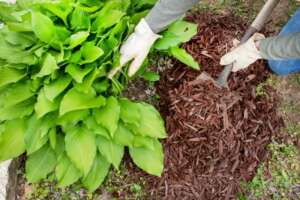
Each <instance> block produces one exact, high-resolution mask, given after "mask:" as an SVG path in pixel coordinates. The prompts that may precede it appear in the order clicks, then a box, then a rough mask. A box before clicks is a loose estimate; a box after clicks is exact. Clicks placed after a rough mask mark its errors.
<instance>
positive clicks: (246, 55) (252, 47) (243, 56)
mask: <svg viewBox="0 0 300 200" xmlns="http://www.w3.org/2000/svg"><path fill="white" fill-rule="evenodd" d="M264 38H265V37H264V35H262V34H260V33H255V34H254V35H253V36H252V37H251V38H250V39H249V40H248V41H247V42H246V43H244V44H242V45H240V46H238V47H237V48H235V49H233V50H232V51H231V52H229V53H227V54H226V55H224V56H223V57H222V58H221V61H220V64H221V65H229V64H233V69H232V71H233V72H237V71H239V70H241V69H245V68H247V67H248V66H249V65H251V64H252V63H254V62H255V61H256V60H258V59H261V58H262V56H261V55H260V52H259V50H258V49H257V45H256V42H258V41H259V40H262V39H264Z"/></svg>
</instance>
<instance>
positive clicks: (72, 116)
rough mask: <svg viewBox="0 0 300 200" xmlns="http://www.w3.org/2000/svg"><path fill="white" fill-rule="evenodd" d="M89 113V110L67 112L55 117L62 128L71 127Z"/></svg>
mask: <svg viewBox="0 0 300 200" xmlns="http://www.w3.org/2000/svg"><path fill="white" fill-rule="evenodd" d="M89 115H90V111H89V110H78V111H72V112H68V113H66V114H64V115H62V116H60V117H59V118H58V119H57V124H58V125H60V126H62V127H63V129H64V130H65V129H66V128H68V127H71V128H73V127H74V126H75V125H76V124H77V123H78V122H80V121H84V120H85V119H86V118H87V117H88V116H89Z"/></svg>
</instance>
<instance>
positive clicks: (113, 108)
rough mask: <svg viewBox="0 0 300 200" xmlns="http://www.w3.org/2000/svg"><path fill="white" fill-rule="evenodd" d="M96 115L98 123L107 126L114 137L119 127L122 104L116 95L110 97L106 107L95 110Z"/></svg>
mask: <svg viewBox="0 0 300 200" xmlns="http://www.w3.org/2000/svg"><path fill="white" fill-rule="evenodd" d="M94 116H95V119H96V121H97V123H98V124H100V125H101V126H103V127H104V128H106V129H107V130H108V131H109V133H110V135H111V137H113V136H114V134H115V131H116V130H117V128H118V121H119V117H120V105H119V103H118V100H117V99H116V98H115V97H112V96H111V97H109V98H108V99H107V100H106V105H105V106H104V107H102V108H100V109H97V110H95V112H94Z"/></svg>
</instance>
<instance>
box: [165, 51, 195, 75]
mask: <svg viewBox="0 0 300 200" xmlns="http://www.w3.org/2000/svg"><path fill="white" fill-rule="evenodd" d="M169 52H170V54H171V55H172V56H174V57H175V58H177V59H178V60H179V61H180V62H182V63H184V64H186V65H187V66H189V67H191V68H193V69H196V70H199V69H200V66H199V64H198V63H197V61H195V60H194V58H193V57H192V56H191V55H190V54H189V53H188V52H187V51H186V50H185V49H181V48H179V47H172V48H171V49H170V51H169Z"/></svg>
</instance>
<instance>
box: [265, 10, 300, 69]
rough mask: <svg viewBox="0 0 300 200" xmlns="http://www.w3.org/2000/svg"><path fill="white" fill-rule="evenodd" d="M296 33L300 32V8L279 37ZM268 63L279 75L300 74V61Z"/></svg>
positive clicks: (272, 61) (274, 61)
mask: <svg viewBox="0 0 300 200" xmlns="http://www.w3.org/2000/svg"><path fill="white" fill-rule="evenodd" d="M295 32H300V8H299V9H298V10H297V12H296V13H295V14H294V15H293V17H292V18H291V19H290V20H289V21H288V23H287V24H286V25H285V26H284V27H283V29H282V31H281V32H280V33H279V35H282V36H285V35H288V34H291V33H295ZM268 63H269V66H270V68H271V69H272V71H273V72H274V73H275V74H277V75H288V74H292V73H296V72H300V59H288V60H269V61H268Z"/></svg>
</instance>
